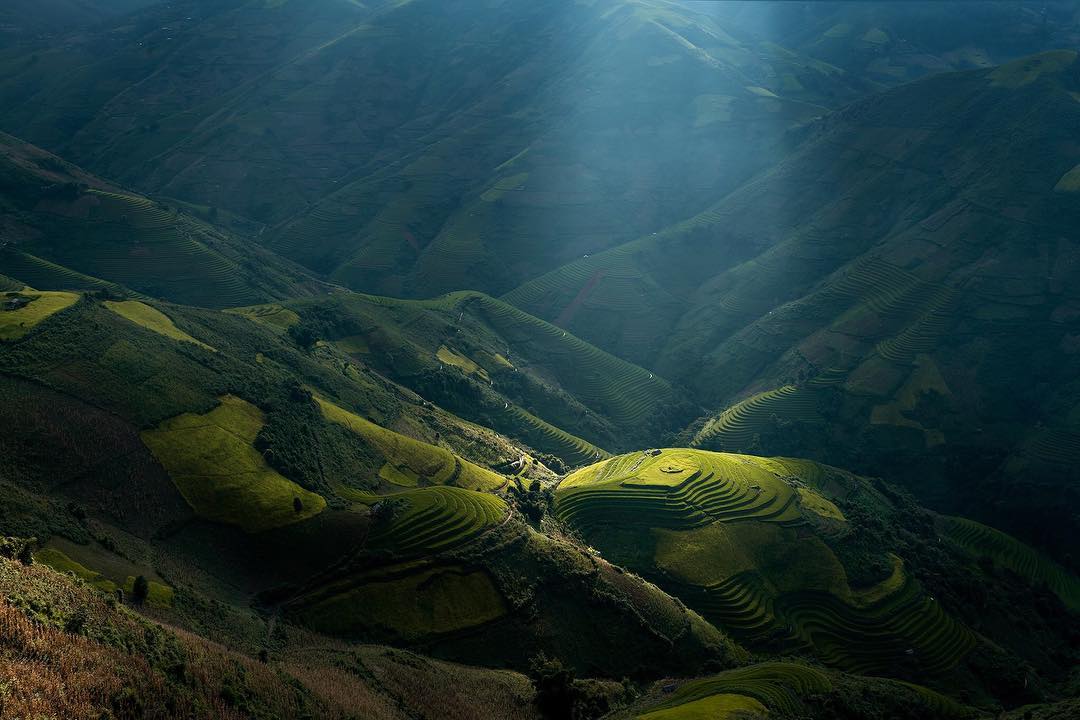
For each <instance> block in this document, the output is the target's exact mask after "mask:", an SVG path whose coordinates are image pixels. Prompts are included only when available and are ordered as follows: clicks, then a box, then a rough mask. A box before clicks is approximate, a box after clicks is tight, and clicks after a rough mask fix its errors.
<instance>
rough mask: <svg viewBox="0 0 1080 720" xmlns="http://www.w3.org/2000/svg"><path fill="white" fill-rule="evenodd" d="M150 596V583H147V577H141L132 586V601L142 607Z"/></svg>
mask: <svg viewBox="0 0 1080 720" xmlns="http://www.w3.org/2000/svg"><path fill="white" fill-rule="evenodd" d="M149 595H150V583H149V581H147V579H146V576H144V575H140V576H139V577H137V578H135V582H134V584H132V586H131V601H132V602H133V603H135V604H136V605H142V604H143V603H144V602H146V598H147V597H149Z"/></svg>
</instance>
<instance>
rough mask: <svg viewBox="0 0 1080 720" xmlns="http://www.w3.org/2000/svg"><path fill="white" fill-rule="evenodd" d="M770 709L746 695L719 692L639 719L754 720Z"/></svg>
mask: <svg viewBox="0 0 1080 720" xmlns="http://www.w3.org/2000/svg"><path fill="white" fill-rule="evenodd" d="M768 712H769V711H768V709H767V708H766V707H765V706H764V705H762V704H761V703H760V702H758V701H757V700H755V699H754V698H752V697H747V696H746V695H738V694H734V693H718V694H716V695H709V696H708V697H704V698H701V699H700V700H690V701H688V702H685V703H680V704H678V705H673V706H671V707H667V708H662V709H660V710H652V711H650V712H647V713H645V714H644V715H639V716H638V718H639V720H740V719H742V720H754V719H755V718H764V717H765V716H766V715H768Z"/></svg>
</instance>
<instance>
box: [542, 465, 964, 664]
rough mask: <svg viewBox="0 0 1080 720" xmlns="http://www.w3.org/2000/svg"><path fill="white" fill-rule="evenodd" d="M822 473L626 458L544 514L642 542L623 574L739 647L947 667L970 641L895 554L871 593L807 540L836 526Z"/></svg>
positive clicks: (568, 488)
mask: <svg viewBox="0 0 1080 720" xmlns="http://www.w3.org/2000/svg"><path fill="white" fill-rule="evenodd" d="M815 468H816V472H815V471H814V469H815ZM824 474H825V473H824V471H823V470H822V469H821V468H820V467H819V466H815V465H813V464H808V463H807V462H806V461H794V460H786V459H781V458H771V459H770V458H758V457H753V456H746V455H732V454H726V453H713V452H705V451H700V450H678V449H675V450H671V449H668V450H663V451H661V452H660V453H659V454H652V455H650V454H648V453H633V454H629V455H622V456H619V457H615V458H611V459H609V460H606V461H604V462H601V463H597V464H595V465H592V466H589V467H587V468H584V469H582V470H579V471H577V472H575V473H573V474H571V475H569V476H568V477H567V478H566V479H565V480H564V481H563V482H562V484H561V485H560V486H559V487H558V488H557V490H556V495H555V514H556V516H557V517H558V518H559V519H560V520H561V521H563V522H565V523H567V524H569V525H571V526H573V527H574V528H576V529H577V530H578V531H580V532H581V533H582V535H583V536H584V537H585V539H586V540H587V541H590V542H596V543H597V547H598V548H599V549H600V550H601V551H602V552H607V553H608V554H618V553H619V552H621V551H622V550H623V549H625V548H624V547H623V545H624V544H625V543H629V544H631V545H635V546H638V545H639V546H641V547H653V548H654V550H653V551H652V553H653V554H652V556H651V558H650V556H648V555H646V556H645V557H643V556H642V555H641V550H640V549H636V550H634V551H633V552H631V553H630V555H629V556H628V557H631V558H635V559H633V560H631V567H632V568H633V569H635V570H637V571H638V572H643V573H645V574H646V575H648V576H651V577H654V578H655V580H656V582H658V583H660V584H661V585H662V586H664V587H665V588H666V589H667V590H668V591H669V592H672V593H674V594H675V595H677V596H678V597H680V598H681V599H682V600H683V601H684V602H686V603H687V605H689V606H690V607H692V608H694V609H695V610H697V611H698V612H700V613H701V614H702V615H703V616H704V617H705V618H706V619H708V620H710V621H712V622H713V623H715V624H716V625H717V626H718V627H721V628H724V629H726V630H728V631H729V632H732V633H733V634H735V635H736V636H738V637H741V638H744V639H746V640H747V641H749V642H756V641H762V640H765V639H767V638H774V639H775V638H778V637H783V636H786V643H787V644H788V646H790V647H792V648H796V649H800V650H807V651H811V652H813V653H815V654H816V655H817V657H819V658H820V659H821V660H823V661H824V662H826V663H828V664H831V665H834V666H837V667H841V668H844V669H847V670H852V671H856V672H863V673H875V674H890V673H892V672H894V671H895V670H896V668H897V667H898V666H900V665H901V664H904V663H907V664H914V665H916V666H917V667H919V668H921V669H922V670H923V671H924V672H926V673H930V674H933V673H939V672H942V671H945V670H947V669H948V668H950V667H952V666H953V665H955V664H956V663H957V662H958V661H959V660H960V658H962V657H963V656H964V655H965V654H966V653H967V652H968V651H969V650H971V648H972V647H973V646H974V644H975V637H974V635H973V634H972V633H971V632H970V631H969V630H967V628H965V627H964V626H962V625H960V624H959V623H957V622H955V621H954V620H953V619H952V618H951V617H949V616H948V615H946V614H945V613H944V612H943V611H942V610H941V608H940V606H939V605H938V604H937V603H936V602H935V601H934V600H933V599H932V598H930V597H928V596H926V595H925V593H924V592H923V590H922V588H921V586H919V584H918V583H917V582H916V581H915V580H913V579H912V578H911V577H910V576H908V575H907V574H906V573H904V571H903V563H902V561H900V559H899V558H896V557H895V556H893V561H894V571H893V574H892V575H891V576H890V577H888V578H886V579H884V580H883V581H882V582H881V583H879V584H878V585H877V586H875V587H874V588H872V589H869V590H861V591H855V590H852V589H851V588H850V587H849V586H848V584H847V576H846V574H845V572H844V568H843V565H842V564H841V563H840V561H839V560H838V558H837V557H836V556H835V555H834V553H833V551H832V550H831V549H830V548H829V546H828V545H827V544H826V543H824V542H823V541H822V540H821V539H819V537H818V536H817V534H825V535H827V534H828V533H827V530H828V528H829V527H833V526H835V524H836V523H841V524H842V523H843V522H844V517H843V514H842V513H841V512H840V511H839V509H838V508H836V506H835V505H833V504H832V503H831V502H830V501H829V500H828V499H827V498H826V497H824V496H820V495H819V494H818V493H817V492H816V491H815V490H814V488H818V487H821V486H822V485H823V482H822V478H823V477H824ZM813 516H817V518H816V519H815V518H814V517H813ZM811 520H814V522H811ZM823 521H825V523H826V524H825V525H823V524H822V522H823ZM830 524H831V525H830ZM841 526H842V525H841ZM828 532H832V531H831V530H828ZM628 533H630V534H629V535H628ZM634 533H638V534H639V535H634ZM815 533H817V534H815ZM635 538H637V539H635ZM611 543H616V544H615V545H612V546H610V547H609V545H610V544H611ZM634 563H646V564H644V565H639V566H638V567H634Z"/></svg>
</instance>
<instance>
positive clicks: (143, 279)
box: [0, 136, 317, 307]
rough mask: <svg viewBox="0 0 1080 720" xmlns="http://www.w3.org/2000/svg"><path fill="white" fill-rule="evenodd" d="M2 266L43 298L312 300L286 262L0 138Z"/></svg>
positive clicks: (216, 302) (213, 303)
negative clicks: (79, 294) (74, 294)
mask: <svg viewBox="0 0 1080 720" xmlns="http://www.w3.org/2000/svg"><path fill="white" fill-rule="evenodd" d="M0 172H2V173H3V175H4V180H3V182H0V208H3V211H4V213H5V216H6V218H7V220H6V225H5V227H6V229H7V232H8V233H9V236H10V239H9V237H5V242H4V243H3V246H2V247H0V258H2V260H0V262H2V264H3V267H4V269H5V270H6V271H7V272H8V273H10V275H11V276H12V277H15V278H17V279H18V280H20V281H22V282H23V283H25V284H27V285H31V286H33V287H37V288H41V289H46V290H60V289H85V290H104V291H108V292H111V293H116V294H123V293H124V292H125V290H124V288H130V289H131V290H134V291H136V292H138V293H142V294H144V295H150V296H154V297H161V298H167V299H169V300H173V301H176V302H183V303H187V304H191V305H202V306H207V307H228V306H235V305H250V304H254V303H257V302H261V301H265V300H269V299H273V298H277V297H283V296H295V295H300V294H306V293H308V292H311V291H312V290H313V289H315V288H316V287H317V284H316V283H315V281H314V280H312V279H310V278H309V277H307V276H306V275H305V274H304V273H303V272H302V271H300V270H299V269H298V268H296V267H295V266H293V265H291V264H290V263H288V262H285V261H283V260H281V259H279V258H276V257H274V256H273V255H271V254H269V253H266V252H264V251H262V250H260V249H259V248H258V247H257V246H256V245H254V244H253V243H251V242H250V241H246V240H242V239H240V238H238V237H236V236H234V235H232V234H230V233H229V232H227V231H224V230H221V229H219V228H216V227H214V226H212V225H210V224H207V223H205V222H203V221H201V220H198V219H196V218H195V217H194V216H192V215H190V214H188V213H186V212H184V211H181V210H180V209H179V208H178V207H176V206H175V205H169V204H165V203H161V202H155V201H153V200H150V199H149V198H146V197H143V196H140V195H136V194H134V193H131V192H127V191H123V190H121V189H119V188H117V187H115V186H113V185H111V184H109V183H107V182H105V181H103V180H100V179H98V178H96V177H93V176H91V175H88V174H87V173H85V172H84V171H82V170H80V169H79V168H77V167H75V166H73V165H70V164H68V163H66V162H64V161H62V160H60V159H59V158H57V157H55V156H53V155H51V154H49V153H46V152H44V151H43V150H40V149H39V148H36V147H33V146H31V145H27V144H25V143H22V142H19V141H17V140H15V139H14V138H11V137H8V136H4V137H3V139H2V142H0Z"/></svg>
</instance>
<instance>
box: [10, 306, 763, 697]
mask: <svg viewBox="0 0 1080 720" xmlns="http://www.w3.org/2000/svg"><path fill="white" fill-rule="evenodd" d="M21 294H22V295H26V296H31V295H33V294H34V292H33V291H31V290H30V289H24V290H23V291H22V292H21ZM70 296H71V297H70V298H69V299H71V300H73V301H74V302H72V303H71V304H69V305H68V306H67V307H64V308H59V309H55V310H54V311H53V312H52V313H50V314H47V315H45V314H44V313H43V317H41V318H40V319H39V320H38V322H36V324H34V325H33V326H32V327H28V328H25V332H23V333H21V334H20V335H18V336H16V337H12V338H5V339H4V340H0V395H2V397H3V406H4V408H5V412H4V413H3V414H0V423H2V427H0V436H2V438H3V440H2V441H0V453H2V455H3V457H4V459H5V462H4V463H3V466H2V469H0V486H2V487H3V494H4V497H5V501H4V503H3V506H4V507H3V514H2V518H0V528H2V531H3V532H6V533H11V534H14V535H18V536H20V537H25V538H29V537H35V538H37V539H38V541H39V542H40V543H42V544H44V545H45V550H44V552H43V553H42V554H41V558H42V561H43V562H47V563H49V564H51V565H53V566H54V567H58V568H61V569H63V570H65V571H70V572H73V573H75V574H77V575H78V576H80V577H82V578H84V579H86V580H87V581H88V582H90V583H91V584H94V585H95V586H96V587H99V588H100V589H103V590H109V589H114V588H116V587H127V588H128V589H131V588H133V587H134V579H135V578H136V577H137V576H139V575H143V576H145V577H147V578H148V579H150V580H151V581H152V584H151V585H150V601H151V604H152V605H154V606H155V612H157V613H158V614H160V615H161V616H162V617H163V618H165V619H168V620H169V621H170V622H175V623H179V624H181V625H183V626H184V627H187V628H190V629H193V630H196V631H198V632H200V633H203V634H207V633H209V634H213V635H214V636H215V637H218V638H220V639H222V640H227V641H228V642H229V644H230V645H232V646H238V647H240V648H244V649H247V650H248V651H249V652H254V651H255V650H253V649H252V648H258V640H257V638H258V634H259V633H260V632H262V633H263V634H264V635H265V634H267V633H269V632H270V630H269V629H267V625H266V623H267V622H271V621H269V620H268V619H267V618H262V617H260V616H258V615H257V614H255V613H253V611H252V609H251V607H252V603H253V602H255V603H256V604H258V606H259V607H261V608H262V609H263V610H264V612H265V613H267V614H268V615H270V614H272V613H275V612H276V611H277V608H281V609H282V611H283V612H284V615H285V617H286V618H287V619H288V620H289V621H291V622H292V623H295V624H297V625H299V626H303V627H307V628H309V629H314V630H317V631H321V632H324V633H328V634H333V635H338V636H345V637H349V638H354V639H359V640H367V641H372V640H377V641H380V642H393V643H395V644H398V645H407V646H411V647H416V648H422V649H425V650H426V651H427V652H428V653H430V654H434V655H437V656H440V657H445V658H453V659H458V660H472V661H475V662H483V663H484V664H487V665H490V666H506V665H512V666H514V667H518V668H526V667H528V663H529V661H530V659H531V658H532V657H533V656H534V655H536V654H538V653H541V652H546V653H548V654H549V655H553V656H559V657H564V658H566V659H567V660H568V661H572V662H573V663H574V664H575V665H577V666H579V667H580V668H582V669H583V670H584V669H585V668H588V669H589V672H591V673H596V674H605V675H614V676H616V677H618V676H621V675H622V674H640V675H644V674H645V673H647V672H651V668H656V667H663V668H665V669H666V670H667V671H670V672H678V673H688V672H696V671H699V670H700V669H701V668H703V667H704V666H705V664H706V663H708V662H713V663H720V664H721V665H724V666H726V665H730V664H731V663H732V662H734V660H735V659H737V658H739V657H742V656H743V653H742V651H741V650H739V649H738V648H737V647H736V646H735V645H733V644H732V643H731V642H730V641H729V640H728V639H727V638H726V637H725V636H724V635H723V634H721V633H720V632H719V631H717V630H716V629H715V628H714V627H713V626H711V625H710V624H708V623H707V622H705V621H704V620H702V619H701V618H700V617H699V616H697V615H696V614H694V613H691V612H689V611H687V610H686V609H685V608H684V607H682V606H681V605H679V604H678V603H677V602H676V601H675V600H674V599H672V598H670V597H669V596H667V595H666V594H664V593H663V592H662V591H661V590H659V589H658V588H656V587H655V586H652V585H649V584H647V583H644V582H643V581H641V580H640V579H635V578H627V577H623V576H622V575H621V574H620V573H619V572H618V571H617V570H616V569H615V568H613V567H611V566H610V565H608V564H606V563H604V562H602V561H601V560H598V559H596V558H593V557H592V556H590V555H589V554H587V553H586V552H585V551H583V550H582V549H580V548H577V547H575V546H573V545H572V544H570V543H569V542H567V541H566V540H564V539H559V538H557V537H548V536H545V535H542V534H540V533H538V532H536V531H535V530H534V529H532V528H530V527H529V526H528V525H526V524H525V523H524V521H523V520H522V517H521V515H520V514H519V513H517V511H516V510H514V505H513V503H512V502H511V498H510V497H509V496H506V498H505V499H504V497H501V496H500V495H498V494H497V493H503V492H504V491H505V490H506V488H507V486H508V485H509V484H510V483H513V484H514V485H515V487H517V486H520V487H526V486H528V485H532V484H534V483H540V482H542V481H545V480H547V479H548V478H550V477H551V473H550V471H548V470H546V469H545V468H544V467H543V466H542V465H540V464H538V463H536V462H535V461H532V460H531V459H528V458H526V460H528V461H527V462H518V463H517V466H516V467H514V468H513V473H514V474H513V476H507V475H503V474H500V473H499V472H496V471H494V470H492V469H490V468H491V466H498V467H500V468H507V469H508V470H509V469H510V463H509V461H510V460H514V461H520V460H521V459H522V457H523V453H522V452H521V450H520V447H519V446H517V445H515V444H513V443H511V442H509V441H507V440H506V439H505V438H502V437H501V436H498V435H496V434H495V433H493V432H491V431H489V430H486V429H484V428H481V427H478V426H476V425H473V424H471V423H467V422H465V421H462V420H460V419H458V418H456V417H454V416H453V415H450V414H449V413H446V412H445V411H442V410H439V409H438V408H434V407H432V406H430V403H426V402H424V401H422V400H421V399H420V398H419V397H417V396H416V395H415V394H413V393H411V392H409V391H407V390H405V389H403V388H401V387H399V386H396V385H394V384H393V383H391V382H390V381H388V380H386V379H384V378H383V377H382V376H380V375H379V374H378V373H376V372H374V371H372V370H371V369H370V368H367V367H365V366H363V365H360V364H358V363H356V362H355V361H351V360H348V359H347V358H345V357H344V356H342V355H339V354H333V353H323V352H319V351H318V349H316V350H315V351H314V352H304V351H302V350H299V349H297V348H296V347H295V346H294V345H293V344H292V343H291V341H290V340H289V339H288V338H287V337H283V336H282V335H280V334H279V333H278V332H275V331H274V330H271V329H267V328H264V327H263V326H262V325H261V324H259V323H256V322H252V321H251V320H249V319H248V318H246V317H244V316H243V314H242V313H223V312H217V311H210V310H197V309H192V308H188V307H184V306H179V305H166V304H162V303H155V302H152V301H135V300H127V301H124V302H115V301H99V300H98V299H96V298H95V297H94V296H93V295H83V296H80V295H77V294H74V293H70ZM44 302H46V300H45V299H43V298H36V299H33V300H32V301H31V302H30V303H29V305H27V306H26V307H28V308H33V307H34V306H35V305H37V304H40V303H44ZM399 431H400V432H399ZM406 433H407V434H406ZM459 453H468V456H469V458H472V460H474V461H475V462H473V461H470V460H469V459H466V458H464V457H462V455H461V454H459ZM481 463H483V464H481ZM527 568H532V570H531V571H527V570H526V569H527ZM552 594H561V597H562V599H561V600H560V601H559V602H553V601H551V600H549V599H548V598H549V597H550V596H551V595H552ZM565 616H569V617H573V618H576V620H575V621H572V622H571V621H569V620H566V619H565ZM269 627H270V628H272V627H273V623H272V622H271V625H270V626H269ZM608 627H617V628H622V630H620V631H619V633H620V634H622V638H623V639H622V641H621V642H620V643H619V644H618V646H619V647H629V646H631V645H633V646H635V647H637V648H638V650H637V651H636V652H634V653H631V652H625V651H620V652H614V651H613V650H612V647H613V646H612V645H611V644H610V642H609V640H610V634H609V631H606V630H605V631H601V630H600V628H608ZM260 628H261V630H260ZM589 628H592V630H589ZM590 633H591V634H590Z"/></svg>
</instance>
